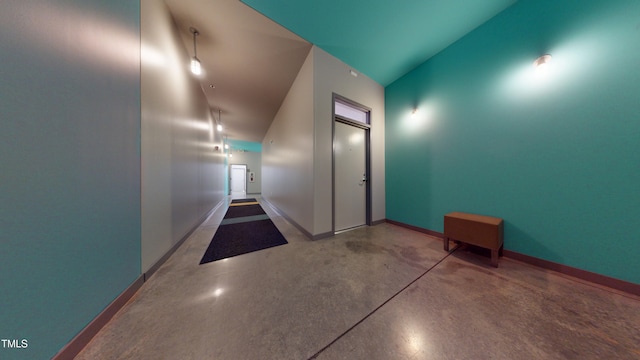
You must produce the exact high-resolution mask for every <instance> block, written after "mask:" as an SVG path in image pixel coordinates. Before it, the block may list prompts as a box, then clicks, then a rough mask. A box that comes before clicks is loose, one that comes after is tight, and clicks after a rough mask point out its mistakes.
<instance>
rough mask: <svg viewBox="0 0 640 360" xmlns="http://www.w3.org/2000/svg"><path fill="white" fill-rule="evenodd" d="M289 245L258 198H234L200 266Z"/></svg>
mask: <svg viewBox="0 0 640 360" xmlns="http://www.w3.org/2000/svg"><path fill="white" fill-rule="evenodd" d="M284 244H287V240H286V239H285V238H284V236H282V233H280V231H279V230H278V228H277V227H276V226H275V225H274V224H273V221H271V219H269V216H268V215H267V214H266V213H265V212H264V210H263V209H262V207H261V206H260V204H258V203H257V201H256V199H241V200H233V201H231V204H230V205H229V209H227V213H226V214H225V215H224V219H222V222H221V223H220V226H219V227H218V230H217V231H216V234H215V235H214V236H213V239H212V240H211V243H210V244H209V247H208V248H207V251H205V253H204V256H203V257H202V260H200V265H202V264H206V263H209V262H212V261H216V260H220V259H226V258H230V257H233V256H237V255H242V254H246V253H250V252H253V251H258V250H263V249H268V248H270V247H274V246H278V245H284Z"/></svg>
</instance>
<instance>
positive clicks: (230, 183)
mask: <svg viewBox="0 0 640 360" xmlns="http://www.w3.org/2000/svg"><path fill="white" fill-rule="evenodd" d="M234 166H242V167H244V194H245V195H247V185H248V184H247V169H248V168H249V167H248V165H247V164H229V195H233V177H232V176H233V167H234Z"/></svg>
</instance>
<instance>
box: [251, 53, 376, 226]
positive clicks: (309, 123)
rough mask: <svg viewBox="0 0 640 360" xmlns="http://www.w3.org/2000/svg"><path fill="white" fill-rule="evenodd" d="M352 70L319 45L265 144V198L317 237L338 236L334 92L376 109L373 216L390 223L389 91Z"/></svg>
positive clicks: (372, 135) (373, 122)
mask: <svg viewBox="0 0 640 360" xmlns="http://www.w3.org/2000/svg"><path fill="white" fill-rule="evenodd" d="M350 69H351V68H350V67H349V66H347V65H346V64H344V63H343V62H341V61H339V60H338V59H336V58H334V57H333V56H331V55H329V54H328V53H326V52H325V51H323V50H321V49H319V48H317V47H315V46H314V47H313V48H312V49H311V52H310V53H309V56H308V57H307V60H306V61H305V63H304V65H303V66H302V69H301V70H300V73H299V74H298V77H297V79H296V81H295V82H294V85H293V86H292V88H291V90H290V91H289V94H288V95H287V98H286V99H285V101H284V102H283V104H282V107H281V108H280V111H279V112H278V114H277V116H276V117H275V119H274V121H273V123H272V125H271V127H270V128H269V131H268V132H267V135H266V136H265V138H264V141H263V145H262V148H263V185H262V196H263V197H265V198H266V199H267V200H269V201H270V202H272V203H274V204H275V205H276V206H277V207H278V208H279V209H280V210H281V211H283V212H284V213H285V214H286V215H287V216H288V217H289V218H291V219H292V220H293V221H295V222H296V223H297V224H298V225H299V226H301V227H302V228H303V229H305V230H306V231H307V232H308V233H309V234H311V235H322V234H326V233H328V232H331V231H333V229H332V223H333V203H332V199H333V196H332V193H333V189H332V178H333V174H332V171H333V169H332V160H333V150H332V149H333V133H332V124H333V118H332V109H333V103H332V101H333V100H332V99H333V93H337V94H339V95H342V96H344V97H347V98H349V99H351V100H353V101H356V102H358V103H360V104H362V105H365V106H367V107H369V108H371V109H372V110H371V116H372V128H371V140H372V144H371V157H372V174H370V180H371V183H372V186H373V189H372V193H373V195H372V197H373V199H372V217H373V220H374V221H375V220H382V219H384V218H385V195H384V188H385V171H384V111H385V110H384V88H383V87H382V86H381V85H379V84H378V83H376V82H375V81H373V80H371V79H369V78H367V77H366V76H364V75H362V74H361V75H360V76H358V77H353V76H351V75H350V74H349V70H350Z"/></svg>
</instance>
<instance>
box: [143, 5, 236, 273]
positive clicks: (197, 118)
mask: <svg viewBox="0 0 640 360" xmlns="http://www.w3.org/2000/svg"><path fill="white" fill-rule="evenodd" d="M141 5H142V8H141V13H142V18H141V47H142V59H141V61H142V73H141V79H142V80H141V85H142V88H141V98H142V140H141V147H142V271H143V272H144V271H147V270H148V269H149V268H150V267H151V266H152V265H153V264H154V263H156V262H157V261H158V260H159V259H160V258H161V257H162V256H163V255H164V254H165V253H166V252H167V251H168V250H169V249H171V247H172V246H173V245H175V244H176V243H177V242H179V241H180V240H181V239H182V238H183V237H184V236H185V235H186V234H187V233H188V232H189V231H191V230H192V229H193V227H194V226H196V225H197V224H198V221H199V219H200V218H202V217H203V216H204V215H206V214H207V213H208V212H209V211H210V210H211V209H212V208H213V207H214V206H215V205H216V204H217V203H218V202H220V201H221V200H222V197H223V195H224V156H223V155H222V152H221V151H215V150H214V148H213V146H214V145H216V144H217V145H218V146H220V148H222V138H221V135H220V134H219V133H218V132H217V131H216V130H215V129H214V126H213V125H214V123H213V118H212V116H211V112H210V111H209V106H208V104H207V100H206V98H205V96H204V93H203V92H202V88H201V87H200V84H199V83H198V81H197V79H196V78H195V77H194V76H193V75H192V74H191V73H190V72H189V71H188V70H187V64H188V63H189V55H188V54H187V51H186V49H185V47H184V45H183V43H182V42H181V40H180V35H179V32H178V29H177V28H176V26H175V24H174V21H173V19H172V18H171V15H170V14H169V11H168V9H167V7H166V5H164V3H163V2H161V1H155V0H143V1H142V3H141ZM180 30H181V31H188V30H187V29H180Z"/></svg>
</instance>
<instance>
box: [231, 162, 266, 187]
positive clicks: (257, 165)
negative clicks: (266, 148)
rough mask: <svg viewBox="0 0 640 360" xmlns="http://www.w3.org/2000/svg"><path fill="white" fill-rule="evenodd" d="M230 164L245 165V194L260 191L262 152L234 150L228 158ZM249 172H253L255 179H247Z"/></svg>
mask: <svg viewBox="0 0 640 360" xmlns="http://www.w3.org/2000/svg"><path fill="white" fill-rule="evenodd" d="M231 165H247V194H260V193H261V192H262V186H261V183H262V153H259V152H254V151H244V152H234V153H233V157H232V158H231V159H229V166H231ZM249 172H254V173H255V181H254V182H250V181H249Z"/></svg>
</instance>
